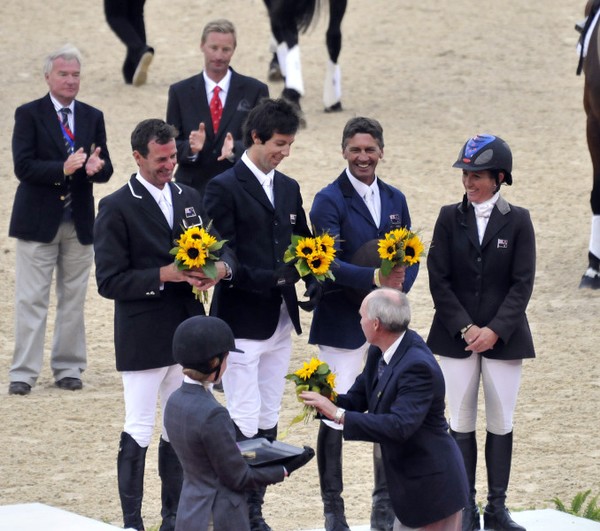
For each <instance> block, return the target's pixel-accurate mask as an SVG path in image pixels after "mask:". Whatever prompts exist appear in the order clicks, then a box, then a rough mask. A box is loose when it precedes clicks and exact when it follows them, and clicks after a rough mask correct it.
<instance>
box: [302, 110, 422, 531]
mask: <svg viewBox="0 0 600 531" xmlns="http://www.w3.org/2000/svg"><path fill="white" fill-rule="evenodd" d="M383 147H384V141H383V129H382V127H381V124H380V123H379V122H378V121H377V120H374V119H372V118H365V117H355V118H351V119H350V120H348V122H347V123H346V125H345V127H344V130H343V133H342V154H343V157H344V159H346V161H347V163H348V167H347V168H346V169H345V170H344V171H343V172H342V173H341V174H340V176H339V177H338V178H337V179H336V180H335V181H333V182H332V183H330V184H329V185H327V186H326V187H325V188H323V189H322V190H321V191H320V192H319V193H317V195H316V196H315V199H314V201H313V206H312V209H311V211H310V219H311V222H312V224H313V226H314V228H315V231H316V232H317V234H320V233H322V232H328V233H329V234H330V235H331V236H334V237H335V238H336V250H337V255H336V260H335V263H334V266H333V274H334V275H335V282H329V283H327V284H326V286H325V289H324V293H323V297H322V298H321V300H320V302H319V304H318V305H317V307H316V309H315V313H314V316H313V320H312V325H311V328H310V337H309V343H311V344H316V345H318V347H319V359H321V360H322V361H324V362H326V363H327V364H328V365H329V367H330V368H331V370H332V371H333V372H335V373H336V391H338V392H339V393H345V392H346V391H347V390H348V389H349V388H350V386H351V385H352V384H353V383H354V380H355V379H356V377H357V376H358V375H359V374H360V372H361V371H362V368H363V364H364V358H365V352H366V350H367V343H366V339H365V336H364V333H363V331H362V329H361V327H360V317H359V315H358V309H359V307H360V302H361V301H360V299H359V297H358V296H356V295H355V293H356V290H358V291H359V292H361V293H368V292H369V291H370V290H371V289H373V288H374V287H375V286H376V284H379V285H383V286H389V287H392V288H396V289H400V290H402V291H404V292H405V293H407V292H408V291H409V290H410V288H411V286H412V285H413V283H414V281H415V278H416V276H417V272H418V270H419V265H418V264H415V265H413V266H411V267H409V268H405V267H396V268H394V270H393V272H392V273H391V274H390V275H387V276H385V275H382V274H381V273H380V271H379V269H378V268H377V265H378V264H379V263H380V259H379V258H378V254H377V251H376V247H375V246H371V249H372V255H373V256H372V257H369V258H368V259H367V260H365V263H360V264H357V262H358V260H357V259H356V257H357V256H359V255H360V254H361V253H362V249H364V247H363V246H364V245H365V244H367V245H370V243H369V242H371V243H373V242H376V240H378V239H380V238H383V237H384V235H385V233H386V232H389V231H390V230H392V229H398V228H401V227H407V228H410V226H411V219H410V213H409V211H408V205H407V202H406V197H405V196H404V194H403V193H402V192H401V191H400V190H398V189H397V188H394V187H393V186H390V185H388V184H386V183H385V182H383V181H382V180H381V179H380V178H379V177H378V176H377V175H376V168H377V165H378V163H379V161H380V160H381V159H382V158H383ZM367 194H371V196H372V205H371V207H369V203H367V201H366V200H365V197H366V196H367ZM371 209H373V212H371ZM373 258H374V260H373ZM367 262H368V263H367ZM349 294H350V295H351V296H349ZM339 428H340V427H339V426H336V425H335V424H333V423H332V422H329V421H323V422H321V423H320V426H319V436H318V439H317V464H318V466H319V481H320V485H321V497H322V499H323V505H324V515H325V530H326V531H332V530H335V531H338V530H344V529H349V527H348V524H347V523H346V519H345V516H344V500H343V498H342V496H341V493H342V490H343V480H342V432H341V430H340V429H339ZM374 475H375V488H374V490H373V508H372V512H371V528H372V529H373V530H374V531H390V529H391V526H392V525H393V522H394V512H393V510H392V507H391V503H390V501H389V496H388V493H387V489H386V485H385V475H384V472H383V470H382V464H381V452H380V450H379V448H378V447H377V446H375V447H374Z"/></svg>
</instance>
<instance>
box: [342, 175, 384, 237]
mask: <svg viewBox="0 0 600 531" xmlns="http://www.w3.org/2000/svg"><path fill="white" fill-rule="evenodd" d="M338 181H339V185H340V189H341V190H342V193H343V194H344V198H345V199H346V201H347V203H348V205H349V207H350V208H351V209H352V210H354V211H356V212H357V213H358V214H359V215H360V216H362V217H363V218H365V219H366V220H367V221H368V222H369V223H370V224H371V225H373V226H374V227H375V222H374V221H373V216H371V212H369V209H368V207H367V205H366V203H365V202H364V200H363V198H362V197H360V196H359V195H358V192H357V191H356V190H355V189H354V186H352V183H351V182H350V179H348V176H347V175H346V171H343V172H342V174H341V175H340V176H339V177H338ZM382 210H383V209H382Z"/></svg>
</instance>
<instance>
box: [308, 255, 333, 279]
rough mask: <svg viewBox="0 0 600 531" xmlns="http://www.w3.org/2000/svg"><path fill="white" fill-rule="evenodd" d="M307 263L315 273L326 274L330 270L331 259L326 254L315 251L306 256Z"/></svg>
mask: <svg viewBox="0 0 600 531" xmlns="http://www.w3.org/2000/svg"><path fill="white" fill-rule="evenodd" d="M306 263H307V264H308V267H309V269H310V270H311V272H312V273H313V275H324V274H325V273H327V271H329V266H330V265H331V260H329V259H328V258H327V256H326V255H324V254H321V253H315V254H312V255H310V256H307V257H306Z"/></svg>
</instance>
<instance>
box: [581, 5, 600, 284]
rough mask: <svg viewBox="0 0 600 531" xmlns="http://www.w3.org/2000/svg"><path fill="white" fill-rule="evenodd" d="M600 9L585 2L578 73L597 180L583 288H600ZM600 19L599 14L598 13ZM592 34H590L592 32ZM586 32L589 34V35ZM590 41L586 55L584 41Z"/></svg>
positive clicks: (592, 203)
mask: <svg viewBox="0 0 600 531" xmlns="http://www.w3.org/2000/svg"><path fill="white" fill-rule="evenodd" d="M599 9H600V0H588V2H587V4H586V6H585V15H586V17H587V19H586V22H585V25H584V26H583V28H581V30H582V35H581V40H580V45H581V46H582V48H581V50H580V51H581V60H580V64H579V67H578V69H577V73H578V74H579V73H580V72H581V71H582V70H583V72H584V74H585V82H584V88H583V107H584V109H585V113H586V116H587V122H586V134H587V143H588V148H589V151H590V155H591V158H592V169H593V172H594V184H593V187H592V194H591V198H590V203H591V206H592V214H593V216H592V228H591V235H590V245H589V252H588V260H589V265H588V269H587V271H586V272H585V274H584V275H583V277H582V278H581V282H580V284H579V287H580V288H591V289H600V32H599V30H598V26H599V25H600V20H599V23H597V24H595V25H593V24H592V22H593V20H594V18H595V17H596V14H597V13H598V10H599ZM598 18H599V19H600V15H599V17H598ZM590 32H591V34H590V35H587V34H588V33H590ZM586 36H587V38H586ZM586 41H587V42H588V46H587V54H585V56H584V51H585V50H584V49H583V44H584V42H586Z"/></svg>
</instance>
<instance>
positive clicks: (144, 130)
mask: <svg viewBox="0 0 600 531" xmlns="http://www.w3.org/2000/svg"><path fill="white" fill-rule="evenodd" d="M177 135H178V132H177V129H176V128H175V127H173V126H172V125H169V124H168V123H166V122H165V121H164V120H161V119H159V118H149V119H147V120H142V121H141V122H140V123H139V124H137V125H136V126H135V129H134V130H133V133H131V149H132V150H133V151H137V152H138V153H139V154H140V155H141V156H142V157H144V158H145V157H146V156H147V155H148V153H149V152H150V150H149V149H148V144H149V143H150V142H152V141H153V140H154V141H155V142H156V143H157V144H168V143H169V142H170V141H171V140H173V139H174V138H177Z"/></svg>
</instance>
